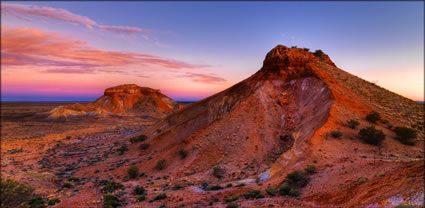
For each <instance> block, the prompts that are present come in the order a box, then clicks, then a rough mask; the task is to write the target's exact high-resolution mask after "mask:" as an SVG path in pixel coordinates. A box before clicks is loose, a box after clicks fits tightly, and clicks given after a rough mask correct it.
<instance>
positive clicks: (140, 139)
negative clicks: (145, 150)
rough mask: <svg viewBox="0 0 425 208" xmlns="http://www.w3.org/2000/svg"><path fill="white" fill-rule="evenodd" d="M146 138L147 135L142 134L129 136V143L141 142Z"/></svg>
mask: <svg viewBox="0 0 425 208" xmlns="http://www.w3.org/2000/svg"><path fill="white" fill-rule="evenodd" d="M147 138H148V136H146V135H144V134H142V135H140V136H136V137H131V138H130V142H131V143H137V142H143V141H145V140H146V139H147Z"/></svg>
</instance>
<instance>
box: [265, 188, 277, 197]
mask: <svg viewBox="0 0 425 208" xmlns="http://www.w3.org/2000/svg"><path fill="white" fill-rule="evenodd" d="M266 193H267V194H268V195H269V196H276V194H277V193H278V191H277V190H276V189H274V188H268V189H266Z"/></svg>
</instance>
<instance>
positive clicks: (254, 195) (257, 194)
mask: <svg viewBox="0 0 425 208" xmlns="http://www.w3.org/2000/svg"><path fill="white" fill-rule="evenodd" d="M242 196H243V197H244V198H245V199H261V198H264V195H263V194H262V193H261V191H260V190H252V191H250V192H248V193H246V194H244V195H242Z"/></svg>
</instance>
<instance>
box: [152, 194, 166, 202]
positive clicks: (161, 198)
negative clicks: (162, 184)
mask: <svg viewBox="0 0 425 208" xmlns="http://www.w3.org/2000/svg"><path fill="white" fill-rule="evenodd" d="M166 198H167V194H165V193H161V194H158V195H157V196H155V198H154V199H153V200H154V201H157V200H163V199H166Z"/></svg>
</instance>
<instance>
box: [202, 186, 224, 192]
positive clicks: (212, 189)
mask: <svg viewBox="0 0 425 208" xmlns="http://www.w3.org/2000/svg"><path fill="white" fill-rule="evenodd" d="M220 189H223V187H221V186H220V185H212V186H207V187H206V188H205V190H206V191H217V190H220Z"/></svg>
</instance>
